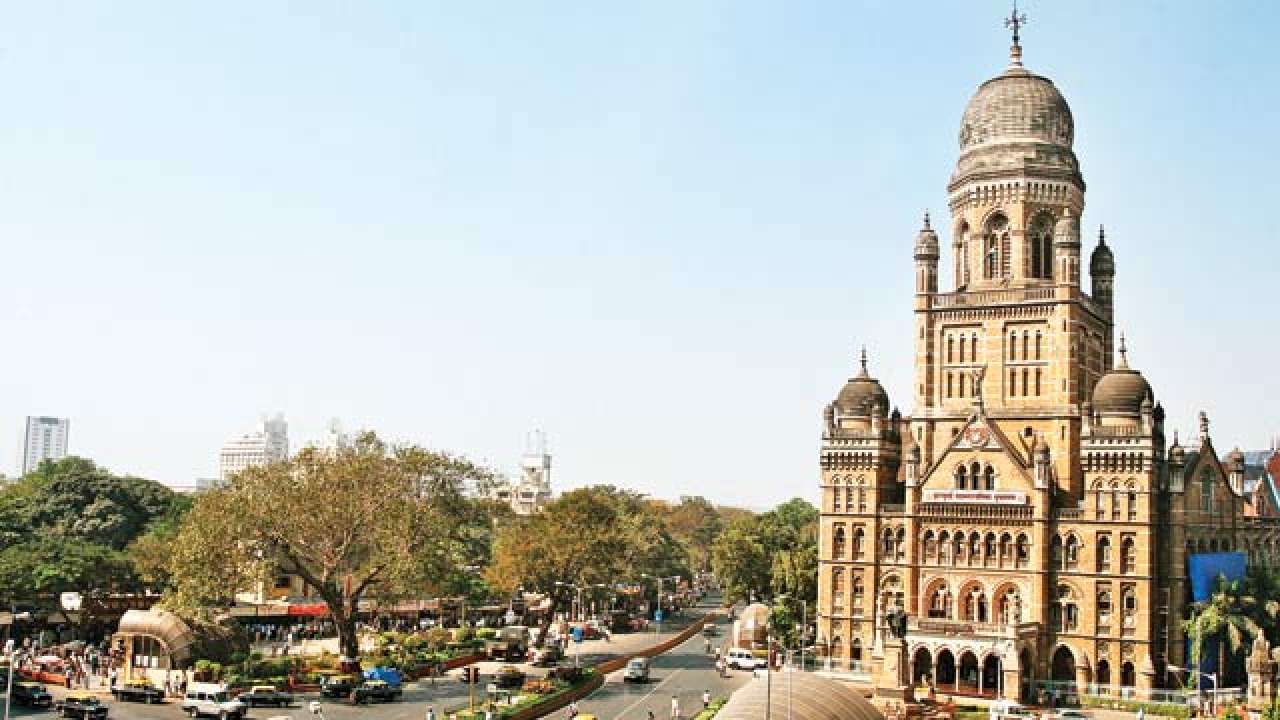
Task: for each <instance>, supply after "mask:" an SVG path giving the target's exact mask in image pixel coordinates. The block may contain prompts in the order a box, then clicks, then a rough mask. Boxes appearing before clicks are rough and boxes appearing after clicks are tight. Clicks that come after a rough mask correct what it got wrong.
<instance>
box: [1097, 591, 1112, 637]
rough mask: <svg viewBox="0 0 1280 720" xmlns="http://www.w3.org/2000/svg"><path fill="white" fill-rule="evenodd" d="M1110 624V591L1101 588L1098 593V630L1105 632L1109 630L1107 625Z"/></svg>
mask: <svg viewBox="0 0 1280 720" xmlns="http://www.w3.org/2000/svg"><path fill="white" fill-rule="evenodd" d="M1109 625H1111V593H1110V592H1109V591H1107V590H1103V591H1101V592H1099V593H1098V630H1099V632H1101V633H1103V634H1106V633H1108V632H1110V629H1109V628H1108V626H1109Z"/></svg>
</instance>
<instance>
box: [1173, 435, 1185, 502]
mask: <svg viewBox="0 0 1280 720" xmlns="http://www.w3.org/2000/svg"><path fill="white" fill-rule="evenodd" d="M1186 466H1187V451H1186V450H1185V449H1184V448H1183V447H1182V446H1181V445H1179V444H1178V431H1176V430H1175V431H1174V432H1173V445H1171V446H1170V447H1169V490H1170V491H1171V492H1182V491H1183V489H1184V488H1185V487H1186V482H1185V480H1184V478H1185V472H1186Z"/></svg>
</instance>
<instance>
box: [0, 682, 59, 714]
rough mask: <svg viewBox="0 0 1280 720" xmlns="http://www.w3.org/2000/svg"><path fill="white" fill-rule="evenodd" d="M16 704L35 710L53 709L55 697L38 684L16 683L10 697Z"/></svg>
mask: <svg viewBox="0 0 1280 720" xmlns="http://www.w3.org/2000/svg"><path fill="white" fill-rule="evenodd" d="M9 699H10V700H12V701H13V702H14V703H15V704H18V705H24V706H26V707H33V708H49V707H53V696H52V695H50V694H49V691H48V690H45V689H44V685H41V684H40V683H38V682H16V683H14V684H13V694H11V695H10V696H9Z"/></svg>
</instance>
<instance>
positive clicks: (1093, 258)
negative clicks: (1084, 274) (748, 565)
mask: <svg viewBox="0 0 1280 720" xmlns="http://www.w3.org/2000/svg"><path fill="white" fill-rule="evenodd" d="M1089 274H1090V275H1092V276H1093V277H1095V278H1100V277H1103V278H1111V277H1115V276H1116V258H1115V256H1114V255H1112V254H1111V248H1110V247H1107V233H1106V231H1105V230H1104V229H1103V228H1102V226H1101V225H1099V226H1098V247H1096V248H1094V249H1093V255H1090V256H1089Z"/></svg>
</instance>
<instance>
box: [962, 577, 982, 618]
mask: <svg viewBox="0 0 1280 720" xmlns="http://www.w3.org/2000/svg"><path fill="white" fill-rule="evenodd" d="M963 601H964V610H963V613H962V614H963V615H964V619H965V620H968V621H969V622H986V621H987V595H986V593H984V592H982V586H980V585H974V586H973V587H972V588H970V589H969V591H968V592H967V593H965V594H964V598H963Z"/></svg>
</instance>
